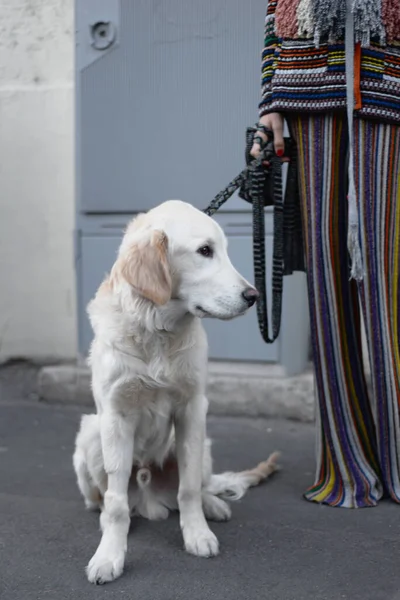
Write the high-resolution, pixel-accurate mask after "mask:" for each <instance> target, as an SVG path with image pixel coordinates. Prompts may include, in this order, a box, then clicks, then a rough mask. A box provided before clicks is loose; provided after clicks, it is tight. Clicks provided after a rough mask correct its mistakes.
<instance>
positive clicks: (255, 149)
mask: <svg viewBox="0 0 400 600" xmlns="http://www.w3.org/2000/svg"><path fill="white" fill-rule="evenodd" d="M260 152H261V147H260V144H253V147H252V149H251V150H250V154H251V156H253V158H257V157H258V155H259V154H260Z"/></svg>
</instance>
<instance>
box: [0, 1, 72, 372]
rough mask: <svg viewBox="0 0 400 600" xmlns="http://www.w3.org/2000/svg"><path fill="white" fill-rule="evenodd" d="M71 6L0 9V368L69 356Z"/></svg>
mask: <svg viewBox="0 0 400 600" xmlns="http://www.w3.org/2000/svg"><path fill="white" fill-rule="evenodd" d="M73 43H74V42H73V0H3V2H2V3H1V5H0V186H1V187H0V361H2V360H6V359H8V358H10V357H11V358H14V357H29V358H33V359H36V360H46V359H52V360H54V359H55V360H58V359H65V358H71V357H73V356H74V355H75V348H76V333H75V292H74V272H73V235H72V232H73V214H74V204H73V186H74V181H73V180H74V173H73Z"/></svg>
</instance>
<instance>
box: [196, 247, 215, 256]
mask: <svg viewBox="0 0 400 600" xmlns="http://www.w3.org/2000/svg"><path fill="white" fill-rule="evenodd" d="M197 252H198V253H199V254H201V255H202V256H205V257H206V258H212V255H213V251H212V248H211V247H210V246H202V247H201V248H199V249H198V250H197Z"/></svg>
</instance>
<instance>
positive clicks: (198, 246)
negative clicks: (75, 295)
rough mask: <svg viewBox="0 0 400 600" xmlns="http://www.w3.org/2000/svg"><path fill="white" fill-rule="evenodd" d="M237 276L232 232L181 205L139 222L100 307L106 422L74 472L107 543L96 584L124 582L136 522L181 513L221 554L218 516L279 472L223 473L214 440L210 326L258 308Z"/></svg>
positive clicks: (95, 364)
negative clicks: (208, 320)
mask: <svg viewBox="0 0 400 600" xmlns="http://www.w3.org/2000/svg"><path fill="white" fill-rule="evenodd" d="M257 296H258V293H257V291H256V290H255V289H254V288H253V287H252V286H251V285H250V284H249V283H248V282H247V281H246V280H245V279H243V277H241V276H240V275H239V273H238V272H237V271H236V270H235V269H234V268H233V266H232V264H231V262H230V260H229V258H228V254H227V242H226V239H225V236H224V233H223V231H222V230H221V228H220V227H219V226H218V225H217V223H216V222H215V221H213V220H212V219H211V218H210V217H208V216H206V215H205V214H204V213H202V212H200V211H198V210H197V209H195V208H193V207H192V206H190V205H189V204H185V203H183V202H180V201H169V202H166V203H164V204H162V205H161V206H159V207H157V208H155V209H153V210H151V211H150V212H149V213H147V214H145V215H139V216H138V217H137V218H136V219H134V220H133V221H132V222H131V223H130V225H129V226H128V228H127V231H126V233H125V236H124V238H123V241H122V243H121V246H120V249H119V253H118V257H117V260H116V262H115V264H114V266H113V268H112V270H111V273H110V275H109V276H108V277H106V279H105V280H104V281H103V283H102V284H101V286H100V288H99V290H98V292H97V294H96V297H95V298H94V300H92V302H91V303H90V304H89V307H88V313H89V316H90V320H91V323H92V327H93V330H94V334H95V335H94V341H93V344H92V347H91V352H90V364H91V368H92V389H93V395H94V399H95V403H96V408H97V414H96V415H85V416H83V418H82V422H81V429H80V431H79V433H78V436H77V439H76V449H75V454H74V467H75V471H76V474H77V479H78V485H79V488H80V490H81V492H82V494H83V496H84V498H85V503H86V506H87V507H88V508H96V507H99V508H100V509H101V511H102V512H101V516H100V524H101V530H102V538H101V542H100V545H99V547H98V548H97V551H96V553H95V554H94V556H93V557H92V559H91V560H90V562H89V565H88V567H87V575H88V579H89V581H91V582H93V583H104V582H107V581H112V580H113V579H115V578H116V577H118V576H119V575H121V573H122V570H123V567H124V560H125V554H126V549H127V535H128V529H129V524H130V514H131V511H132V510H133V511H134V512H135V513H136V514H140V515H142V516H144V517H147V518H149V519H162V518H166V517H167V516H168V512H169V510H173V509H179V511H180V523H181V529H182V534H183V539H184V544H185V548H186V550H187V551H188V552H190V553H192V554H195V555H197V556H204V557H209V556H214V555H216V554H217V553H218V541H217V539H216V537H215V535H214V534H213V533H212V531H211V530H210V528H209V527H208V524H207V521H206V517H207V518H209V519H217V520H226V519H228V518H229V516H230V508H229V506H228V504H227V503H226V502H225V500H224V499H223V498H228V499H229V498H231V499H237V498H239V497H241V496H242V495H243V494H244V493H245V491H246V490H247V489H248V487H250V486H253V485H257V484H258V483H259V482H260V481H261V480H263V479H266V478H267V477H268V476H269V475H270V474H271V473H272V472H273V471H274V470H276V465H275V458H276V455H275V454H274V455H272V456H271V457H270V458H269V459H268V461H265V462H263V463H260V464H259V465H258V467H256V468H255V469H252V470H250V471H244V472H242V473H224V474H222V475H213V474H212V464H211V451H210V443H209V441H208V440H207V439H206V435H205V433H206V413H207V399H206V396H205V386H206V368H207V339H206V335H205V332H204V329H203V327H202V324H201V321H200V319H201V318H202V317H214V318H218V319H232V318H234V317H237V316H239V315H242V314H244V313H245V312H246V310H247V309H248V308H249V307H250V306H252V305H253V304H254V303H255V301H256V300H257Z"/></svg>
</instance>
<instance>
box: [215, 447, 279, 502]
mask: <svg viewBox="0 0 400 600" xmlns="http://www.w3.org/2000/svg"><path fill="white" fill-rule="evenodd" d="M278 458H279V452H274V453H273V454H271V456H270V457H269V458H268V459H267V460H264V461H263V462H260V463H259V464H258V465H257V466H256V467H255V468H254V469H249V470H248V471H241V472H239V473H232V472H227V473H221V474H218V475H211V479H210V483H209V484H208V485H207V491H208V492H210V494H213V495H214V496H220V497H221V498H224V499H225V500H240V498H242V497H243V496H244V495H245V493H246V492H247V490H248V489H249V488H250V487H254V486H256V485H258V484H259V483H261V482H262V481H264V480H265V479H268V477H270V476H271V475H272V474H273V473H275V472H276V471H279V465H278V464H277V460H278Z"/></svg>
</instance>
